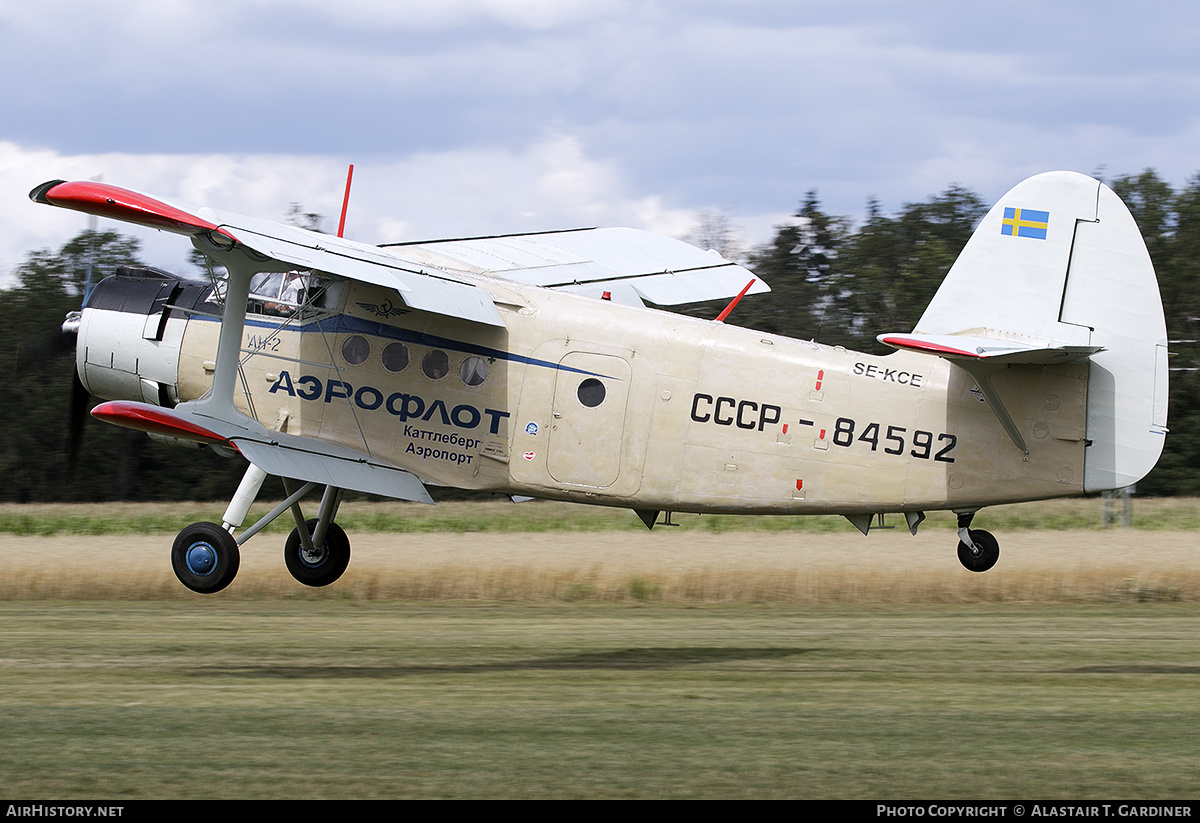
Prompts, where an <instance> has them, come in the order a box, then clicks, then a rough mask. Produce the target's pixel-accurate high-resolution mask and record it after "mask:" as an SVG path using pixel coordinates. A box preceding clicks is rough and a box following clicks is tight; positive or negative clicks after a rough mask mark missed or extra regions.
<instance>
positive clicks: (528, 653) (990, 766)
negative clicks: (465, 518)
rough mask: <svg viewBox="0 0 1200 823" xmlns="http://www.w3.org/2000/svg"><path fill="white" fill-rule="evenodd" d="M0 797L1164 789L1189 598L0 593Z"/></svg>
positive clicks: (1189, 682)
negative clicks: (266, 598)
mask: <svg viewBox="0 0 1200 823" xmlns="http://www.w3.org/2000/svg"><path fill="white" fill-rule="evenodd" d="M0 626H3V630H2V631H0V660H3V666H0V793H3V794H4V795H5V796H8V797H53V798H56V799H60V800H67V799H72V798H79V799H83V798H88V799H96V798H102V799H105V800H113V801H117V802H119V801H121V800H133V799H138V798H284V797H286V798H297V799H309V798H347V797H353V798H372V797H378V798H404V797H445V798H460V797H512V798H517V797H609V798H618V797H656V798H659V797H660V798H671V797H731V798H733V797H754V798H758V797H798V798H881V797H886V798H889V799H905V798H910V799H956V798H970V799H988V798H1025V799H1030V798H1038V799H1043V798H1045V799H1050V798H1054V799H1069V798H1090V799H1095V798H1097V797H1101V798H1103V797H1110V798H1111V797H1118V798H1123V799H1124V798H1131V799H1134V798H1172V797H1175V798H1178V797H1184V798H1186V797H1194V796H1196V795H1197V794H1198V793H1200V774H1198V773H1197V771H1196V768H1195V751H1196V748H1195V729H1196V727H1197V722H1198V721H1200V704H1198V703H1197V701H1196V682H1197V678H1198V677H1200V665H1198V664H1197V661H1198V660H1200V616H1198V615H1197V614H1196V612H1195V609H1194V607H1187V606H1182V605H1171V604H1153V605H1136V604H1131V605H1123V606H1109V607H1066V606H1057V607H1040V606H1039V607H1030V606H1008V607H973V608H964V607H956V606H940V607H887V608H882V607H875V608H838V609H797V608H795V607H781V606H772V607H763V606H757V607H756V606H736V607H733V606H731V607H700V608H696V607H692V608H684V607H676V606H665V605H661V604H657V605H648V606H647V605H641V604H639V605H629V606H602V605H595V604H589V605H577V604H559V605H541V606H530V605H497V604H475V605H469V604H449V603H445V604H438V605H436V606H430V605H418V604H398V603H351V602H343V603H331V602H305V603H280V602H271V603H247V602H232V601H203V602H198V603H180V602H160V603H111V602H109V603H104V602H99V603H72V602H60V603H50V602H4V603H0Z"/></svg>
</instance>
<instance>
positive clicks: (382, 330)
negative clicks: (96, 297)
mask: <svg viewBox="0 0 1200 823" xmlns="http://www.w3.org/2000/svg"><path fill="white" fill-rule="evenodd" d="M192 319H193V320H204V321H207V322H212V323H219V322H221V320H220V318H217V317H208V316H205V315H193V316H192ZM246 326H247V327H255V328H264V329H272V330H279V331H296V332H300V333H301V334H304V333H310V334H311V333H313V332H324V333H326V334H355V333H357V334H364V335H371V336H374V337H383V338H386V339H388V340H398V341H400V342H402V343H413V344H416V345H419V346H426V347H428V348H431V349H450V350H452V351H458V352H463V353H464V354H475V355H479V356H480V357H494V358H495V359H497V360H507V361H509V362H510V363H521V364H524V365H528V366H541V367H542V368H547V369H554V370H556V371H565V372H572V373H574V374H586V375H588V376H589V377H604V378H606V379H608V380H619V379H620V378H616V377H610V376H609V375H607V374H600V373H598V372H592V371H587V370H586V369H576V368H572V367H571V366H564V365H562V364H560V363H552V362H550V361H549V360H538V359H537V358H534V357H526V356H524V355H520V354H513V353H512V352H510V351H505V350H503V349H494V348H492V347H490V346H480V345H477V344H475V343H464V342H461V341H459V340H452V339H450V338H448V337H438V336H437V335H434V334H426V333H425V332H418V331H413V330H411V329H401V328H397V327H396V326H389V325H387V324H386V323H379V322H377V321H375V320H364V319H363V318H361V317H354V316H352V315H348V314H339V315H335V316H334V317H326V318H322V319H320V320H315V321H313V322H310V323H304V324H303V325H288V326H284V325H283V324H282V323H273V322H271V321H269V320H256V319H255V318H254V317H253V316H252V315H247V316H246Z"/></svg>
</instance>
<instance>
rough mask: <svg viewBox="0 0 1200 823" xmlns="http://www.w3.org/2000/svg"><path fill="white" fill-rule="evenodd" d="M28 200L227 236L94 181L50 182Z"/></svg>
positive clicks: (157, 203) (153, 201)
mask: <svg viewBox="0 0 1200 823" xmlns="http://www.w3.org/2000/svg"><path fill="white" fill-rule="evenodd" d="M29 199H30V200H33V201H34V202H35V203H42V204H45V205H47V206H58V207H60V208H64V209H74V210H75V211H82V212H86V213H87V214H95V215H98V216H100V217H110V218H112V219H114V220H124V221H126V222H129V223H137V224H139V225H143V226H150V227H152V228H156V229H167V230H169V231H175V232H182V233H185V234H191V233H195V232H197V231H221V233H222V234H227V232H224V231H222V230H221V228H220V226H218V225H217V224H216V223H210V222H209V221H207V220H204V219H203V218H201V217H198V216H197V215H194V214H192V213H190V212H187V211H184V210H183V209H180V208H177V207H175V206H172V205H169V204H167V203H164V202H162V201H161V200H156V199H155V198H153V197H150V196H149V195H146V194H141V193H139V192H136V191H131V190H129V189H123V188H121V187H120V186H113V185H110V184H108V183H99V182H96V181H94V180H77V181H73V182H72V181H66V180H50V181H48V182H46V183H43V184H42V185H40V186H38V187H36V188H35V189H34V190H33V191H31V192H29Z"/></svg>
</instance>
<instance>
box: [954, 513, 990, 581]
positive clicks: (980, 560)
mask: <svg viewBox="0 0 1200 823" xmlns="http://www.w3.org/2000/svg"><path fill="white" fill-rule="evenodd" d="M974 516H975V512H960V513H959V515H958V560H959V562H960V563H962V564H963V566H965V567H966V568H967V569H968V570H969V571H973V572H985V571H987V570H988V569H990V568H991V567H992V566H995V565H996V561H997V560H999V559H1000V543H999V542H998V541H997V540H996V538H995V537H993V536H992V534H991V532H985V531H984V530H983V529H972V528H971V519H972V518H973V517H974Z"/></svg>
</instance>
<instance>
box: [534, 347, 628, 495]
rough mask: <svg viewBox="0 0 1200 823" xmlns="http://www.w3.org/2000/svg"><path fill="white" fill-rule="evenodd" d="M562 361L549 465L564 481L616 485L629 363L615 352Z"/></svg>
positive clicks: (571, 355)
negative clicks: (616, 355) (614, 354)
mask: <svg viewBox="0 0 1200 823" xmlns="http://www.w3.org/2000/svg"><path fill="white" fill-rule="evenodd" d="M558 365H559V371H558V377H557V379H556V381H555V385H554V412H553V419H552V421H551V424H550V442H549V447H548V455H547V461H546V467H547V469H548V471H549V472H550V476H551V477H553V478H554V479H555V480H557V481H558V482H560V483H567V484H570V485H573V486H592V487H595V488H605V487H607V486H611V485H612V484H613V483H615V482H616V480H617V478H618V477H619V476H620V474H621V458H622V453H623V452H624V450H625V446H624V444H625V411H626V405H627V404H628V402H629V383H630V369H629V364H628V363H627V362H626V361H625V360H623V359H622V358H620V357H615V356H612V355H607V354H593V353H591V352H570V353H569V354H567V355H566V356H565V357H563V358H562V360H560V361H559V364H558Z"/></svg>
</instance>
